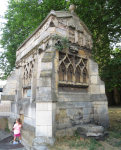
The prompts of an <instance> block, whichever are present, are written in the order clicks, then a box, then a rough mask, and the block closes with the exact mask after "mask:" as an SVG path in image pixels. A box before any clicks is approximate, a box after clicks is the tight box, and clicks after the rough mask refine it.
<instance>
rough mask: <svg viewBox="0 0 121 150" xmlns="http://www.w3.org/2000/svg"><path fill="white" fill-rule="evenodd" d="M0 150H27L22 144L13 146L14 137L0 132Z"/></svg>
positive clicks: (2, 131)
mask: <svg viewBox="0 0 121 150" xmlns="http://www.w3.org/2000/svg"><path fill="white" fill-rule="evenodd" d="M0 150H27V149H26V148H25V147H24V146H23V145H22V144H20V143H19V144H16V145H13V136H11V134H10V133H8V132H5V131H4V130H0Z"/></svg>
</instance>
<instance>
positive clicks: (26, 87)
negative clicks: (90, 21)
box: [2, 10, 109, 148]
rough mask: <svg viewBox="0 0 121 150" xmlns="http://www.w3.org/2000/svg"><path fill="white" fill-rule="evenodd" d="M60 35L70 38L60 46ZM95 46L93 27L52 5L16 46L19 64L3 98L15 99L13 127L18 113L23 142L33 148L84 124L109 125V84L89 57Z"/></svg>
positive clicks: (10, 122)
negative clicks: (42, 139) (41, 20)
mask: <svg viewBox="0 0 121 150" xmlns="http://www.w3.org/2000/svg"><path fill="white" fill-rule="evenodd" d="M56 34H57V35H58V36H61V37H68V39H69V47H67V48H65V49H62V50H61V51H59V50H58V49H56V48H55V47H54V46H53V45H54V44H55V43H56V44H58V41H57V40H53V39H52V35H56ZM60 43H61V41H60ZM92 47H93V40H92V35H91V33H90V31H89V30H88V28H87V27H86V25H85V24H84V23H83V22H82V21H81V20H80V19H79V17H78V16H77V15H76V14H75V13H74V12H73V11H72V12H65V11H53V10H52V11H51V12H50V13H49V15H48V16H47V17H46V18H45V20H44V21H43V22H42V23H41V24H40V26H39V27H38V28H37V29H36V30H35V31H34V32H33V33H32V34H31V35H30V36H29V37H28V38H27V39H26V40H25V41H24V42H23V44H22V45H21V46H20V47H19V48H18V50H17V51H16V69H15V70H14V71H13V72H12V73H11V76H10V77H8V79H7V84H6V85H5V86H4V88H3V94H2V101H10V102H11V115H10V117H9V128H10V129H11V130H12V126H13V122H14V121H15V119H16V118H18V117H20V118H21V119H22V121H23V122H24V125H23V128H22V141H23V143H24V144H25V145H27V146H28V147H29V148H30V147H32V146H33V145H34V144H33V143H34V142H33V141H36V140H35V139H38V138H40V137H43V138H48V137H49V138H52V137H55V136H57V137H59V136H64V135H72V134H73V132H74V130H76V128H77V127H78V126H80V125H82V124H89V123H91V122H93V123H96V124H99V125H102V126H105V127H107V126H109V116H108V107H107V97H106V95H105V85H104V82H103V81H101V79H100V78H99V75H98V64H97V63H96V62H94V61H93V60H92V59H91V51H92ZM38 141H39V140H38Z"/></svg>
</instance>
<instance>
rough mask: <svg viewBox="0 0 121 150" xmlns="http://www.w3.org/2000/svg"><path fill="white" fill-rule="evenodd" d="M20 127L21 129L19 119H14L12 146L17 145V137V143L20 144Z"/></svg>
mask: <svg viewBox="0 0 121 150" xmlns="http://www.w3.org/2000/svg"><path fill="white" fill-rule="evenodd" d="M21 127H22V123H21V119H20V118H18V119H16V124H15V125H14V127H13V130H14V142H13V144H17V143H18V142H16V137H19V142H20V143H21V133H20V129H21Z"/></svg>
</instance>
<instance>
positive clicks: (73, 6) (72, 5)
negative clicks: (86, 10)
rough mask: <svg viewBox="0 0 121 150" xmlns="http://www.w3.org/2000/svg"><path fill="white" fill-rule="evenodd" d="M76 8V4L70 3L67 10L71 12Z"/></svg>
mask: <svg viewBox="0 0 121 150" xmlns="http://www.w3.org/2000/svg"><path fill="white" fill-rule="evenodd" d="M75 9H76V6H75V5H74V4H71V5H70V7H69V10H70V11H71V13H72V12H74V10H75Z"/></svg>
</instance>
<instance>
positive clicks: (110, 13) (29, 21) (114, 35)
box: [0, 0, 121, 79]
mask: <svg viewBox="0 0 121 150" xmlns="http://www.w3.org/2000/svg"><path fill="white" fill-rule="evenodd" d="M71 3H73V4H75V5H76V6H77V9H76V10H75V12H76V13H77V15H78V16H79V17H80V19H81V20H82V21H84V23H85V24H86V25H87V27H88V28H89V30H90V31H91V32H92V35H93V46H94V47H93V58H94V60H95V61H96V62H97V63H98V64H99V70H100V71H101V70H102V68H103V67H104V66H105V65H107V63H108V62H110V54H111V51H112V47H111V43H117V42H120V35H121V17H120V15H121V7H120V6H121V1H120V0H116V1H115V0H93V1H90V0H70V2H68V1H65V0H43V1H42V2H40V3H38V0H21V1H19V2H17V1H14V0H9V6H8V10H7V12H6V15H5V18H6V19H7V23H6V24H5V27H4V28H3V29H2V30H3V34H2V39H1V41H0V43H1V45H2V47H3V48H4V49H5V52H4V53H3V54H2V56H1V59H0V68H1V69H3V70H4V72H5V73H4V74H3V75H2V76H1V78H2V79H5V78H6V77H7V76H8V75H9V74H10V72H11V70H13V69H14V66H15V58H16V56H15V53H16V50H17V48H18V46H19V45H20V44H21V43H22V42H23V41H24V40H25V39H26V38H27V37H28V36H29V35H30V34H31V33H32V32H33V31H34V30H35V29H36V28H37V26H38V25H39V24H40V23H41V22H42V21H43V20H44V18H45V17H46V16H47V14H48V13H49V12H50V11H51V10H52V9H53V10H56V11H57V10H65V11H67V10H68V8H69V5H70V4H71ZM114 61H115V60H114ZM103 69H104V68H103ZM103 71H104V70H103Z"/></svg>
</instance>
